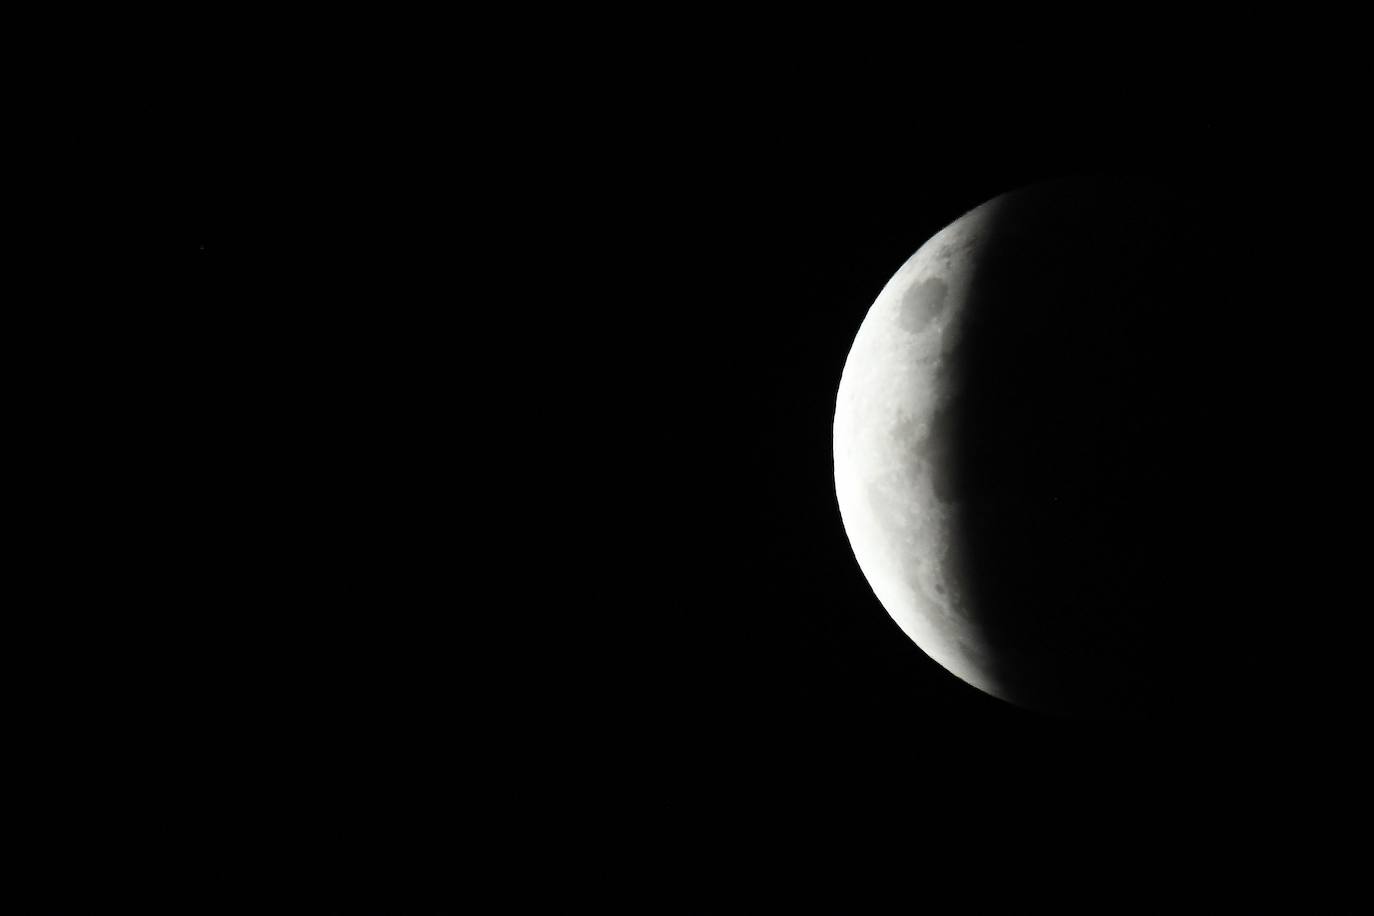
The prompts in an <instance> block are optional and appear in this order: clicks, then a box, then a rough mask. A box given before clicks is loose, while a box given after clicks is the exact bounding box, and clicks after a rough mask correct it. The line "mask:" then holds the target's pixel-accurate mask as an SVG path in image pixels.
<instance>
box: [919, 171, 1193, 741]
mask: <svg viewBox="0 0 1374 916" xmlns="http://www.w3.org/2000/svg"><path fill="white" fill-rule="evenodd" d="M998 206H999V209H998V211H997V215H996V218H995V220H993V221H992V222H991V224H990V225H989V229H988V233H987V236H986V239H985V241H984V243H983V244H982V245H981V246H980V247H979V249H978V250H977V251H976V252H969V256H970V257H976V258H977V262H976V264H977V266H976V269H975V270H974V272H973V275H972V285H971V288H970V293H969V297H968V300H967V304H966V306H965V307H966V308H967V310H968V311H967V318H966V320H965V323H964V327H963V330H962V331H961V336H960V340H959V341H958V342H957V343H956V345H955V347H954V349H953V350H952V352H951V354H950V357H949V359H948V360H947V362H946V364H945V366H943V367H942V369H943V374H944V381H943V382H942V384H947V385H948V386H949V389H948V390H949V391H950V400H949V401H948V402H947V403H946V404H945V405H943V406H942V408H941V409H940V410H939V411H938V412H937V413H936V415H935V417H933V418H932V428H931V431H930V433H929V440H930V444H927V445H925V449H926V451H927V453H930V452H931V451H932V448H936V449H938V451H939V452H940V453H942V456H941V457H940V458H939V459H938V460H937V461H935V463H934V464H933V465H932V470H933V472H934V484H935V489H936V495H937V498H939V499H940V500H941V501H943V502H948V503H953V504H956V505H957V510H958V520H957V522H956V523H955V524H954V526H953V530H952V534H953V538H954V545H953V546H954V549H955V553H956V554H957V556H958V558H959V560H958V563H959V567H960V568H959V570H958V578H959V580H960V581H961V582H962V583H963V591H964V593H965V595H966V596H967V599H968V600H967V606H968V607H969V608H971V609H972V617H973V620H974V621H975V622H976V625H977V630H978V640H977V642H978V648H979V651H978V652H976V653H971V656H970V657H976V658H977V660H978V664H979V665H980V666H981V667H982V669H983V670H985V671H987V670H989V669H990V673H991V675H992V677H993V679H994V680H995V682H996V684H997V685H998V689H997V692H998V693H999V695H1001V696H1003V697H1004V698H1005V699H1008V700H1011V701H1012V702H1015V703H1017V704H1019V705H1023V706H1027V707H1030V708H1033V709H1039V710H1042V711H1046V712H1052V713H1063V714H1072V715H1088V716H1094V715H1132V714H1137V713H1142V714H1143V713H1145V712H1147V711H1149V710H1152V709H1154V708H1157V707H1159V706H1160V705H1161V704H1163V705H1167V703H1169V702H1174V701H1176V700H1177V698H1178V696H1179V694H1180V685H1181V684H1182V683H1183V682H1185V681H1186V680H1187V678H1186V676H1185V675H1184V674H1183V673H1182V672H1185V671H1186V670H1188V669H1189V668H1190V666H1195V665H1196V658H1195V657H1194V656H1195V655H1196V653H1195V652H1194V651H1193V648H1192V647H1190V646H1182V647H1180V645H1179V643H1180V642H1185V643H1186V642H1188V640H1187V638H1186V637H1184V638H1182V639H1181V637H1180V629H1181V628H1183V629H1185V630H1186V624H1184V623H1181V621H1187V620H1189V619H1190V618H1191V619H1196V620H1201V619H1203V616H1204V615H1205V614H1206V613H1207V607H1206V606H1205V603H1206V599H1205V593H1199V592H1197V591H1196V590H1194V589H1190V588H1187V587H1184V586H1183V585H1182V584H1181V583H1192V582H1194V581H1196V580H1197V578H1198V576H1197V575H1196V573H1197V568H1198V564H1199V562H1200V561H1199V560H1198V557H1199V556H1201V554H1202V553H1203V552H1205V551H1204V547H1205V545H1204V544H1203V543H1202V542H1201V541H1200V538H1199V535H1198V534H1197V533H1196V532H1195V530H1189V529H1188V526H1187V520H1186V516H1187V514H1188V513H1189V512H1190V511H1193V512H1196V511H1197V507H1198V506H1200V505H1205V504H1206V503H1205V498H1204V497H1205V491H1206V481H1203V480H1200V479H1198V477H1197V471H1196V468H1195V467H1193V466H1192V465H1191V464H1190V462H1189V461H1188V459H1187V447H1186V444H1187V443H1189V442H1190V441H1201V440H1204V439H1205V437H1206V435H1207V431H1206V429H1204V428H1200V427H1198V426H1197V425H1196V424H1194V423H1192V422H1191V421H1189V420H1188V419H1187V415H1186V412H1182V411H1179V410H1178V409H1177V405H1178V404H1179V403H1181V402H1183V401H1186V399H1187V397H1188V396H1189V392H1190V386H1191V385H1193V381H1192V379H1193V378H1194V376H1195V374H1196V371H1197V365H1198V362H1197V359H1198V353H1197V352H1196V351H1195V348H1193V347H1192V345H1191V344H1190V342H1189V340H1188V334H1186V333H1182V334H1181V333H1180V328H1179V323H1178V320H1177V318H1174V317H1171V316H1178V315H1187V314H1189V312H1190V310H1197V309H1205V308H1206V306H1207V302H1206V301H1204V300H1205V297H1206V296H1207V295H1209V290H1212V289H1214V286H1213V284H1211V283H1209V282H1207V280H1206V278H1205V277H1203V276H1201V275H1202V274H1203V273H1205V272H1206V271H1207V269H1208V264H1207V261H1206V259H1205V257H1204V256H1203V253H1201V252H1190V251H1187V250H1182V249H1181V244H1180V242H1179V239H1180V238H1181V237H1182V235H1183V234H1182V233H1180V232H1179V231H1178V229H1177V227H1178V222H1179V220H1180V219H1181V218H1182V215H1183V214H1185V213H1187V212H1188V211H1187V209H1186V208H1185V207H1184V206H1183V205H1182V204H1181V202H1180V201H1179V200H1178V199H1177V198H1176V197H1175V196H1173V195H1171V194H1170V193H1168V192H1166V191H1165V190H1164V189H1162V188H1159V187H1157V186H1153V185H1146V184H1142V183H1131V182H1116V181H1113V182H1108V181H1103V180H1076V181H1068V182H1058V183H1054V184H1050V185H1044V186H1038V187H1035V188H1032V189H1028V190H1025V191H1021V192H1017V193H1014V194H1011V195H1008V196H1006V197H1004V198H1003V199H1002V200H1001V202H1000V203H999V205H998ZM1189 237H1192V238H1196V237H1197V233H1193V234H1192V235H1191V236H1189ZM932 284H938V285H932ZM944 296H945V290H944V288H943V284H942V283H939V281H927V282H926V283H923V284H919V285H918V286H916V287H913V289H912V291H911V292H910V293H909V294H908V296H907V298H906V299H905V300H904V302H903V307H902V319H901V320H902V324H903V327H905V328H907V329H908V330H912V329H914V328H920V327H924V326H926V325H927V324H929V322H930V321H931V320H933V318H934V317H935V316H936V315H938V314H939V311H940V310H941V309H943V308H944V307H945V304H944ZM962 648H963V647H962V646H961V649H962ZM966 654H967V653H966Z"/></svg>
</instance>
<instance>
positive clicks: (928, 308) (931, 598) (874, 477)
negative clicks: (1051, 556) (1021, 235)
mask: <svg viewBox="0 0 1374 916" xmlns="http://www.w3.org/2000/svg"><path fill="white" fill-rule="evenodd" d="M996 212H997V201H995V200H994V201H989V202H988V203H986V204H984V205H982V206H981V207H978V208H977V209H975V210H973V211H972V212H970V213H968V214H966V215H965V216H963V217H962V218H960V219H958V220H956V221H955V222H954V223H952V224H950V225H949V226H947V227H946V228H944V229H943V230H941V231H940V232H939V233H937V234H936V235H935V236H934V237H933V238H931V239H930V240H929V241H928V242H926V244H925V245H923V246H922V247H921V249H920V250H919V251H917V252H916V253H915V254H914V255H912V257H911V258H910V259H909V260H908V261H907V262H906V263H905V264H904V265H902V267H901V269H900V270H898V271H897V273H896V274H895V275H894V276H893V277H892V279H891V280H890V281H888V283H887V285H886V286H885V287H884V288H883V290H882V292H881V293H880V294H879V295H878V298H877V300H876V301H875V302H874V303H873V306H872V307H871V308H870V309H869V311H868V316H867V317H866V318H865V319H864V322H863V325H862V326H861V327H860V329H859V333H858V336H857V337H856V338H855V340H854V345H853V348H852V349H851V350H850V353H849V358H848V360H847V361H846V363H845V367H844V373H843V375H842V376H841V379H840V389H839V395H838V399H837V405H836V410H835V439H834V443H835V489H836V494H837V496H838V498H839V504H840V513H841V516H842V517H843V519H844V526H845V530H846V532H847V533H848V535H849V539H850V543H851V544H852V546H853V548H854V554H855V557H856V558H857V559H858V561H859V566H860V568H861V569H862V570H863V573H864V576H865V577H866V578H867V579H868V582H869V584H870V585H871V586H872V587H873V591H874V593H875V594H876V595H877V596H878V599H879V601H881V602H882V605H883V607H884V608H886V609H887V611H888V613H889V614H891V615H892V618H893V620H895V621H896V622H897V624H898V626H900V627H901V628H902V630H903V631H904V632H905V633H906V634H907V636H909V637H911V639H912V641H914V642H915V643H916V645H918V646H919V647H920V648H921V649H922V650H923V651H924V652H925V653H926V654H927V655H929V656H930V657H931V658H933V659H934V660H935V661H937V662H939V663H940V664H941V665H943V666H944V667H945V668H946V669H948V670H949V671H951V672H953V673H954V674H956V675H958V676H959V677H960V678H962V679H963V680H964V681H966V682H968V683H969V684H972V685H974V686H975V687H978V688H980V689H982V690H984V691H987V692H989V693H993V694H997V693H998V692H999V690H998V685H997V681H996V678H995V676H994V674H993V664H992V659H991V658H990V657H989V655H988V650H987V648H986V647H985V645H984V644H983V640H982V635H981V633H980V631H979V628H978V624H977V622H976V620H975V617H974V611H973V609H972V608H971V607H970V600H971V599H970V596H969V595H968V594H967V592H966V590H965V588H964V581H963V574H962V571H961V568H960V558H959V555H958V554H959V549H958V545H957V544H956V541H955V538H954V537H953V528H954V527H955V525H956V523H957V521H958V513H959V506H958V501H957V498H956V494H954V493H953V492H952V491H951V488H950V487H949V486H948V479H947V478H948V476H949V467H948V462H949V460H950V455H949V451H950V447H951V442H950V441H949V440H950V434H951V430H950V429H949V428H948V427H949V419H950V418H951V416H952V412H951V411H952V409H953V405H954V402H955V400H956V397H957V391H956V390H955V389H954V382H953V380H952V379H950V378H949V375H950V373H949V371H948V370H949V368H950V363H951V360H952V359H953V358H954V355H955V354H956V352H957V348H956V343H957V342H958V340H959V337H960V333H961V331H962V329H963V325H964V318H965V316H966V307H965V306H966V303H967V299H968V296H969V289H970V285H971V284H972V282H973V279H974V276H973V273H974V269H975V265H976V263H977V259H976V256H975V254H976V252H977V250H978V248H979V246H980V244H981V243H982V242H983V241H984V237H985V236H986V235H987V233H988V232H989V230H990V228H991V226H992V224H993V221H994V218H995V215H996Z"/></svg>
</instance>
